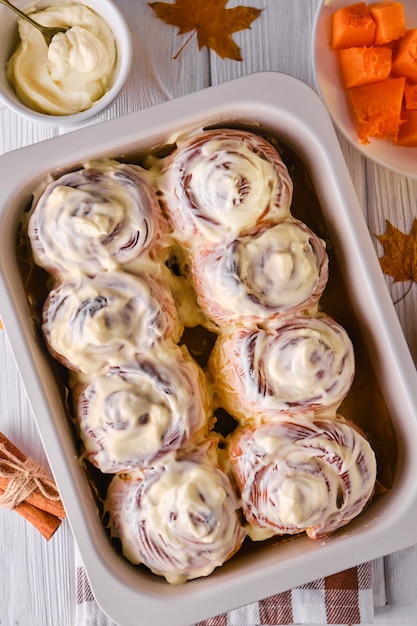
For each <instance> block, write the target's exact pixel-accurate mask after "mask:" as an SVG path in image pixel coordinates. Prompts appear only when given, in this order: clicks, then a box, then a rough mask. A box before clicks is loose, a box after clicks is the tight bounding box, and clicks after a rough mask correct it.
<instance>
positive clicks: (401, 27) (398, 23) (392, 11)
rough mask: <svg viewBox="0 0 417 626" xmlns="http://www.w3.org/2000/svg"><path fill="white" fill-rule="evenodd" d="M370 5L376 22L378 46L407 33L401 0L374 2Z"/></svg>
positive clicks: (376, 41)
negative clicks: (397, 0) (398, 0)
mask: <svg viewBox="0 0 417 626" xmlns="http://www.w3.org/2000/svg"><path fill="white" fill-rule="evenodd" d="M368 6H369V10H370V12H371V15H372V18H373V20H374V22H375V24H376V32H375V45H376V46H382V45H383V44H387V43H390V42H391V41H395V40H397V39H400V37H403V36H404V35H405V15H404V7H403V5H402V4H401V2H374V3H373V4H370V5H368Z"/></svg>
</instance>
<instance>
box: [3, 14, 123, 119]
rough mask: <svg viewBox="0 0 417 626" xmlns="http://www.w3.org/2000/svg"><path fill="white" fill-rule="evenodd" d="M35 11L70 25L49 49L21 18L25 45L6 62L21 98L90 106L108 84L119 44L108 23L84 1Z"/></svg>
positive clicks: (51, 105)
mask: <svg viewBox="0 0 417 626" xmlns="http://www.w3.org/2000/svg"><path fill="white" fill-rule="evenodd" d="M31 16H32V17H33V18H34V19H35V20H37V21H38V22H39V23H41V24H42V25H44V26H70V27H71V28H70V29H69V30H68V31H67V32H66V33H58V34H57V35H55V37H54V38H53V40H52V42H51V44H50V46H49V48H48V46H47V45H46V43H45V41H44V39H43V37H42V35H41V33H39V32H38V31H37V30H36V29H35V28H33V26H31V25H30V24H28V23H27V22H24V21H23V20H19V22H18V27H19V36H20V40H21V41H20V44H19V46H18V48H17V50H16V51H15V53H14V54H13V56H12V57H11V59H10V61H9V63H8V64H7V77H8V79H9V81H10V83H11V84H12V85H13V87H14V89H15V91H16V94H17V96H18V97H19V99H20V100H21V101H22V102H23V103H24V104H26V105H27V106H29V107H30V108H32V109H35V110H37V111H40V112H43V113H49V114H52V115H71V114H73V113H78V112H79V111H84V110H86V109H89V108H90V107H91V106H92V104H93V103H94V102H95V101H97V100H98V99H99V98H101V96H102V95H103V94H104V93H105V92H106V90H107V89H108V88H109V86H110V84H111V81H112V77H113V73H114V68H115V64H116V58H117V53H116V43H115V39H114V36H113V33H112V31H111V29H110V27H109V26H108V25H107V23H106V22H105V21H104V20H103V19H102V18H101V17H100V16H99V15H98V14H97V13H96V12H95V11H93V10H92V9H91V8H90V7H88V6H85V5H82V4H56V5H51V6H49V7H46V8H45V9H42V10H40V11H35V12H34V13H31Z"/></svg>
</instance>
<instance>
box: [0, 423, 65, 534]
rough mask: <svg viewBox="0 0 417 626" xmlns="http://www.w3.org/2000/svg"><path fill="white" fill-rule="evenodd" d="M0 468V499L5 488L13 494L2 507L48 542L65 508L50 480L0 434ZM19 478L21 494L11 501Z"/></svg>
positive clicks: (63, 514) (35, 464)
mask: <svg viewBox="0 0 417 626" xmlns="http://www.w3.org/2000/svg"><path fill="white" fill-rule="evenodd" d="M0 467H1V470H2V471H1V475H0V498H1V497H2V496H3V495H4V494H5V492H6V491H7V489H8V488H9V486H10V490H9V491H11V492H12V494H13V496H12V498H11V500H12V501H11V502H10V498H9V493H7V495H6V500H4V502H3V503H4V504H5V506H8V507H9V508H12V510H13V511H16V513H19V514H20V515H22V516H23V517H24V518H25V519H26V520H27V521H29V522H30V523H31V524H33V525H34V526H35V527H36V528H37V529H38V530H39V532H41V534H42V535H43V536H44V537H45V538H46V539H48V540H49V539H50V538H51V537H52V535H53V534H54V533H55V531H56V530H57V528H58V527H59V525H60V524H61V521H62V519H63V518H64V517H65V509H64V507H63V505H62V502H61V500H60V497H59V492H58V490H57V489H56V486H55V483H54V482H53V480H52V479H51V478H49V476H47V475H46V473H45V472H44V470H43V469H42V467H41V466H40V465H38V464H37V463H35V461H33V460H32V459H30V458H29V457H27V456H26V455H25V454H24V453H23V452H21V450H19V449H18V448H17V447H16V446H15V445H14V444H13V443H12V442H11V441H10V440H9V439H8V438H7V437H6V436H5V435H4V434H3V433H1V432H0ZM21 477H22V482H23V487H24V491H23V494H22V493H20V494H19V493H17V495H18V498H17V499H15V497H14V496H15V495H16V492H15V491H14V487H15V486H16V481H17V482H18V483H19V480H20V478H21ZM32 477H33V478H32ZM20 486H21V485H20ZM18 487H19V485H18Z"/></svg>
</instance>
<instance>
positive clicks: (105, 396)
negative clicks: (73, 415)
mask: <svg viewBox="0 0 417 626" xmlns="http://www.w3.org/2000/svg"><path fill="white" fill-rule="evenodd" d="M75 395H76V397H77V401H76V403H75V404H76V408H77V416H78V423H79V427H80V436H81V439H82V442H83V444H84V454H83V456H84V457H85V458H87V459H88V460H89V461H90V462H91V463H93V465H95V466H96V467H98V468H99V469H100V471H102V472H104V473H119V472H128V471H131V470H135V469H141V468H143V467H147V466H149V465H150V464H151V463H155V462H159V461H160V460H161V459H162V458H164V459H165V458H166V456H167V455H168V454H172V453H175V452H176V451H177V450H178V449H179V448H183V447H185V446H190V445H191V442H192V441H193V439H195V438H197V437H198V436H199V434H200V435H201V436H202V437H203V436H205V435H206V434H207V432H208V415H209V397H208V390H207V386H206V384H205V379H204V374H203V372H202V370H201V369H200V368H199V367H198V365H197V364H196V362H195V361H194V360H193V359H192V358H191V357H190V355H189V353H188V352H187V351H186V350H185V349H181V348H180V347H178V346H176V345H171V344H169V345H166V346H163V347H159V348H157V349H155V350H152V351H149V352H147V353H146V354H138V355H137V357H136V359H135V361H134V362H132V363H129V364H126V365H121V366H119V367H114V368H111V369H110V370H109V371H108V372H107V373H105V374H104V375H101V376H96V377H94V378H93V380H92V381H91V382H90V383H89V384H88V385H86V386H83V387H82V388H81V389H80V390H79V391H78V392H76V394H75Z"/></svg>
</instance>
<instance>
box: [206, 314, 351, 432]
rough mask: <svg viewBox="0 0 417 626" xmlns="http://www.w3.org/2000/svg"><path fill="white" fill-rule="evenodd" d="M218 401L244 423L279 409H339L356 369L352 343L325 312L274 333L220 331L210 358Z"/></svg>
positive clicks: (293, 320)
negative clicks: (223, 332) (222, 333)
mask: <svg viewBox="0 0 417 626" xmlns="http://www.w3.org/2000/svg"><path fill="white" fill-rule="evenodd" d="M209 370H210V372H211V375H212V377H213V379H214V381H215V388H216V392H217V394H218V397H219V403H220V404H221V406H223V407H224V408H225V409H226V410H227V411H229V412H230V413H231V414H232V415H233V416H234V417H237V418H239V419H240V420H241V421H242V422H244V421H247V420H251V419H261V418H265V419H268V418H270V417H274V416H275V415H276V414H277V412H290V413H291V412H294V411H295V412H297V413H299V412H305V411H320V410H322V409H325V410H326V411H328V410H330V409H331V410H332V411H334V410H336V409H337V408H338V406H339V405H340V404H341V402H342V400H343V399H344V397H345V396H346V394H347V393H348V391H349V389H350V387H351V384H352V381H353V377H354V373H355V357H354V352H353V345H352V342H351V340H350V338H349V336H348V334H347V332H346V331H345V329H344V328H342V327H341V326H340V325H339V324H337V322H336V321H335V320H333V319H332V318H331V317H329V316H328V315H325V314H318V315H317V316H315V317H307V316H298V317H294V318H290V319H288V320H287V321H286V322H285V323H284V324H282V325H281V326H279V327H277V328H276V330H274V332H267V331H265V330H260V329H245V328H237V329H233V330H231V331H230V332H229V333H225V334H224V335H220V336H219V337H218V339H217V341H216V344H215V348H214V350H213V352H212V354H211V357H210V361H209Z"/></svg>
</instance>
